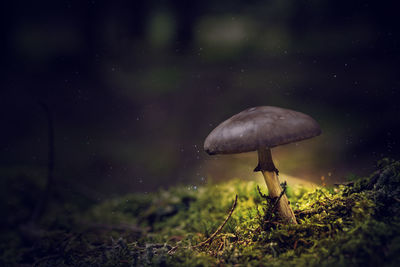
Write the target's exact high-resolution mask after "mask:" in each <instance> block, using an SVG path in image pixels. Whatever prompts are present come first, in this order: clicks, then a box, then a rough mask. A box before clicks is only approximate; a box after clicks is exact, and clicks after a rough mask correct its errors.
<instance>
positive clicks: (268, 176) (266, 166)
mask: <svg viewBox="0 0 400 267" xmlns="http://www.w3.org/2000/svg"><path fill="white" fill-rule="evenodd" d="M254 171H261V173H262V174H263V176H264V180H265V183H266V184H267V188H268V193H269V196H270V197H273V198H277V197H279V195H280V194H281V192H282V187H281V185H280V183H279V178H278V170H277V169H276V167H275V165H274V162H273V161H272V154H271V149H269V148H265V147H264V148H260V149H258V166H257V167H256V168H255V169H254ZM278 212H279V214H280V216H281V217H282V218H283V219H284V220H285V221H287V222H289V223H293V224H297V221H296V217H295V216H294V213H293V210H292V208H291V207H290V205H289V200H288V198H287V196H286V194H283V196H282V197H281V199H280V201H279V204H278Z"/></svg>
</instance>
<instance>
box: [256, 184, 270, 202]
mask: <svg viewBox="0 0 400 267" xmlns="http://www.w3.org/2000/svg"><path fill="white" fill-rule="evenodd" d="M257 191H258V194H260V196H261V197H262V198H264V199H269V196H267V195H266V194H263V193H262V192H261V189H260V187H259V186H258V185H257Z"/></svg>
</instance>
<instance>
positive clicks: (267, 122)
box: [204, 106, 321, 155]
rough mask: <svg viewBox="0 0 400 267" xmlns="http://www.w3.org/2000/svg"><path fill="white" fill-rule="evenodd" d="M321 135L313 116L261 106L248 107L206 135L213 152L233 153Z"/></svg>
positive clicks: (206, 146) (207, 150)
mask: <svg viewBox="0 0 400 267" xmlns="http://www.w3.org/2000/svg"><path fill="white" fill-rule="evenodd" d="M320 134H321V128H320V127H319V125H318V123H317V122H316V121H315V120H314V119H313V118H311V117H310V116H308V115H306V114H304V113H301V112H297V111H294V110H290V109H284V108H279V107H272V106H260V107H253V108H249V109H246V110H244V111H242V112H240V113H238V114H236V115H234V116H232V117H231V118H229V119H227V120H226V121H224V122H222V123H221V124H220V125H218V126H217V127H216V128H215V129H214V130H213V131H212V132H211V133H210V134H209V135H208V136H207V138H206V140H205V142H204V150H205V151H206V152H207V153H208V154H210V155H213V154H233V153H242V152H250V151H255V150H258V149H259V148H260V147H268V148H273V147H276V146H279V145H284V144H288V143H292V142H297V141H301V140H304V139H308V138H312V137H314V136H317V135H320Z"/></svg>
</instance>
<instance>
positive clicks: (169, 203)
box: [1, 159, 400, 266]
mask: <svg viewBox="0 0 400 267" xmlns="http://www.w3.org/2000/svg"><path fill="white" fill-rule="evenodd" d="M236 194H237V195H238V202H237V206H236V208H235V210H234V212H233V214H232V216H231V218H230V219H229V221H228V223H227V224H226V225H225V227H224V228H223V229H222V231H221V232H219V233H218V234H217V235H216V237H215V238H214V239H213V240H212V242H211V243H210V244H206V245H204V246H202V247H199V248H192V247H191V246H193V245H196V244H198V243H200V242H201V241H204V240H205V239H206V238H207V237H209V236H210V235H211V234H212V233H213V232H214V231H215V230H216V229H217V228H218V226H219V225H221V223H222V222H223V221H224V219H225V218H226V216H227V214H228V212H229V210H230V208H231V206H232V202H233V200H234V197H235V195H236ZM288 197H289V200H290V201H291V203H292V207H293V208H294V211H295V214H296V217H297V219H298V222H299V224H298V225H287V224H284V223H282V222H281V221H280V219H279V216H277V214H275V213H271V211H272V210H273V201H271V200H270V199H269V198H265V197H264V196H263V195H262V194H260V193H259V192H258V190H257V185H256V183H254V182H243V181H239V180H232V181H229V182H226V183H223V184H210V185H207V186H204V187H201V188H198V189H197V190H193V188H185V187H175V188H171V189H169V190H164V191H160V192H157V193H151V194H134V195H128V196H124V197H121V198H117V199H113V200H108V201H106V202H104V203H101V204H99V205H95V206H93V207H92V208H90V209H89V210H88V211H86V212H84V213H82V212H76V213H75V214H72V215H71V217H70V218H69V220H68V221H69V222H70V223H69V227H65V224H63V226H62V227H59V228H58V229H57V223H54V224H53V225H52V227H51V230H48V231H46V234H45V235H44V236H42V238H41V239H40V240H36V241H34V242H33V243H32V244H33V245H31V246H30V247H29V249H28V248H27V247H26V246H25V245H23V243H22V242H14V243H15V244H13V246H12V248H8V249H6V250H4V252H3V253H2V258H1V259H2V261H3V262H4V263H11V261H12V259H14V260H15V261H18V263H20V264H22V263H34V262H36V263H38V265H39V266H54V265H58V266H79V265H80V266H216V265H219V264H221V265H232V266H233V265H235V266H260V265H261V266H264V265H265V266H282V265H284V266H292V265H293V266H294V265H296V266H317V265H318V266H320V265H322V266H332V265H338V266H347V265H352V266H361V265H366V266H372V265H374V266H375V265H379V266H381V265H387V266H392V265H393V266H394V265H396V262H398V261H399V260H400V256H399V255H400V254H399V252H400V220H399V219H400V217H399V215H398V214H399V208H400V162H395V161H391V160H387V159H385V160H383V161H381V162H380V163H379V164H378V170H377V171H376V172H375V173H373V174H372V175H371V176H369V177H364V178H359V179H353V181H352V183H349V184H348V185H340V186H338V187H334V188H325V187H323V188H317V189H313V190H311V189H307V188H289V190H288ZM49 218H50V215H49ZM49 218H47V219H46V220H45V221H49V220H50V221H51V219H49ZM53 221H54V219H53ZM121 224H122V225H124V226H126V225H128V226H134V227H132V228H129V227H126V228H124V227H121ZM48 225H51V224H48ZM14 235H15V236H14V237H16V239H15V238H14V240H21V235H19V234H18V233H15V234H14ZM8 238H10V237H8ZM3 239H4V238H3ZM173 247H175V249H172V248H173ZM16 251H17V252H18V253H16ZM12 252H14V254H15V255H17V256H14V257H12V256H10V255H12ZM168 252H170V253H168Z"/></svg>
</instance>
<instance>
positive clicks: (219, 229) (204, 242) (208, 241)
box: [192, 195, 238, 248]
mask: <svg viewBox="0 0 400 267" xmlns="http://www.w3.org/2000/svg"><path fill="white" fill-rule="evenodd" d="M237 198H238V196H237V195H236V197H235V201H234V202H233V205H232V208H231V210H230V211H229V214H228V216H227V217H226V219H225V221H224V222H223V223H222V224H221V225H220V226H219V227H218V229H217V230H216V231H215V232H214V233H213V234H212V235H211V236H210V237H209V238H207V239H206V240H204V241H203V242H200V243H199V244H197V245H195V246H192V248H198V247H201V246H203V245H205V244H207V243H211V242H212V240H213V239H214V237H215V236H216V235H217V234H218V233H219V232H220V231H221V230H222V228H223V227H224V226H225V224H226V223H227V222H228V220H229V218H230V217H231V216H232V213H233V211H234V210H235V208H236V204H237Z"/></svg>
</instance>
